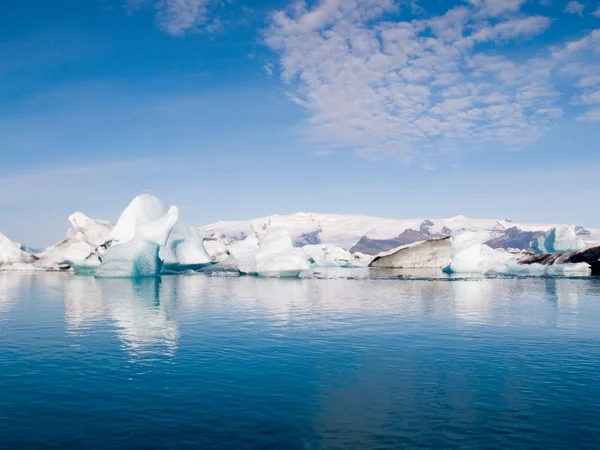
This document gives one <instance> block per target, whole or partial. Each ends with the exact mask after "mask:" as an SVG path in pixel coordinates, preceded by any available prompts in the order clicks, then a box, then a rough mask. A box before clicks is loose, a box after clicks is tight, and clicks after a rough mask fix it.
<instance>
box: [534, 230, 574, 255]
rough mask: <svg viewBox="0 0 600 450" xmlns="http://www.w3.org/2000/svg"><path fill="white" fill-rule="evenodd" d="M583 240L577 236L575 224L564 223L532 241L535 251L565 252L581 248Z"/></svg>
mask: <svg viewBox="0 0 600 450" xmlns="http://www.w3.org/2000/svg"><path fill="white" fill-rule="evenodd" d="M585 246H586V244H585V241H584V240H583V239H582V238H580V237H579V236H577V234H576V231H575V226H573V225H565V226H561V227H556V228H552V229H551V230H550V231H549V232H548V233H546V234H545V236H540V237H539V238H538V239H537V241H534V245H533V247H534V249H535V251H536V253H540V254H542V253H565V252H570V251H573V250H583V249H584V248H585Z"/></svg>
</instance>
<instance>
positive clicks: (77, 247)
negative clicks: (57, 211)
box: [34, 212, 112, 271]
mask: <svg viewBox="0 0 600 450" xmlns="http://www.w3.org/2000/svg"><path fill="white" fill-rule="evenodd" d="M69 222H71V228H69V230H68V231H67V236H66V237H65V239H64V240H62V241H61V242H59V243H58V244H55V245H52V246H50V247H48V248H47V249H45V250H44V251H43V252H41V253H39V254H37V255H36V256H37V257H38V258H39V259H38V260H37V261H36V262H35V263H34V265H35V266H36V267H39V268H43V269H46V270H60V269H66V268H69V267H74V268H75V269H76V270H77V268H80V269H83V270H86V271H87V270H89V269H92V268H94V267H98V266H99V265H100V262H101V261H102V255H103V254H104V251H105V250H106V247H108V245H110V244H109V242H110V240H111V237H110V235H111V229H112V224H111V223H110V222H106V221H103V220H95V219H90V218H89V217H88V216H86V215H85V214H83V213H80V212H76V213H74V214H72V215H70V216H69Z"/></svg>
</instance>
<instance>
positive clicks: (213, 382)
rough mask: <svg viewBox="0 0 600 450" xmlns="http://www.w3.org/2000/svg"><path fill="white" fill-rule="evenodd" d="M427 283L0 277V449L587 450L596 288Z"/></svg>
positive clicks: (594, 382) (592, 426)
mask: <svg viewBox="0 0 600 450" xmlns="http://www.w3.org/2000/svg"><path fill="white" fill-rule="evenodd" d="M399 275H401V276H402V278H399ZM432 278H435V277H432V276H431V275H430V274H427V273H424V272H414V271H412V272H407V271H405V272H403V273H400V272H398V271H377V272H376V273H374V272H372V271H369V270H368V269H367V270H364V269H359V270H348V271H343V270H333V271H327V270H325V269H322V270H320V271H319V274H317V276H314V277H311V278H309V279H290V280H280V279H262V278H256V277H235V278H223V277H213V276H209V275H203V274H193V275H183V276H164V277H162V278H161V279H141V280H122V279H119V280H111V279H102V280H97V279H94V278H93V277H81V276H71V275H66V274H9V273H6V274H0V367H2V370H1V371H0V386H2V389H0V444H6V445H0V447H5V448H19V445H15V444H16V442H14V441H10V440H8V439H9V438H10V437H11V436H17V435H18V436H19V437H20V439H22V441H20V442H19V444H23V443H26V444H28V445H25V447H31V448H37V447H43V446H44V445H53V444H55V443H61V442H62V443H65V442H66V443H69V444H70V445H71V446H72V447H77V448H85V447H88V448H93V447H117V448H125V447H128V446H131V445H127V444H131V441H130V439H131V436H134V437H135V439H136V442H135V444H136V445H137V446H139V447H145V448H150V447H179V446H184V445H185V444H187V445H190V446H191V447H192V448H210V447H216V446H219V445H218V444H219V443H220V444H223V443H226V445H221V447H223V446H228V447H230V448H265V447H270V448H273V447H278V448H284V447H285V448H414V447H428V448H452V447H454V448H464V447H470V448H483V447H485V448H517V447H521V448H532V447H536V446H537V447H539V448H549V447H552V446H553V445H554V446H555V447H559V448H561V447H562V448H568V447H571V448H581V447H583V446H585V445H588V447H590V448H591V447H593V445H592V444H594V443H597V438H596V437H597V436H598V433H599V432H600V428H599V427H598V423H599V422H598V420H597V419H598V417H600V402H599V401H598V396H597V392H598V391H600V375H599V374H598V370H597V368H598V366H599V365H600V329H599V328H598V325H597V324H598V321H599V320H600V280H598V279H585V280H584V279H543V278H526V279H479V278H461V277H448V276H445V275H439V274H438V275H437V279H432ZM74 412H75V413H74ZM182 436H183V437H184V438H181V437H182ZM183 439H185V442H184V441H183ZM467 443H468V444H469V445H465V444H467ZM21 447H23V445H21Z"/></svg>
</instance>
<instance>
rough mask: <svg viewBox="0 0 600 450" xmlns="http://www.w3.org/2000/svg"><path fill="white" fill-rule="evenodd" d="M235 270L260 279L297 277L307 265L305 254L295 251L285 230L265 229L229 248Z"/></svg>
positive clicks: (290, 237) (298, 249) (297, 249)
mask: <svg viewBox="0 0 600 450" xmlns="http://www.w3.org/2000/svg"><path fill="white" fill-rule="evenodd" d="M229 253H230V254H231V257H232V258H233V260H234V261H235V263H236V265H237V269H238V270H239V271H240V272H242V273H245V274H249V275H258V276H263V277H282V278H283V277H297V276H299V275H300V273H301V272H302V271H305V270H308V269H309V268H310V264H309V262H308V258H307V257H306V255H305V253H304V252H303V251H302V249H300V248H295V247H294V243H293V241H292V236H291V233H290V231H289V230H287V229H285V228H269V229H267V230H266V231H265V232H263V233H261V234H256V233H255V234H252V235H250V236H248V237H247V238H246V239H244V240H243V241H241V242H238V243H235V244H233V245H232V246H230V247H229Z"/></svg>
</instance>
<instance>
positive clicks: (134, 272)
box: [96, 206, 179, 278]
mask: <svg viewBox="0 0 600 450" xmlns="http://www.w3.org/2000/svg"><path fill="white" fill-rule="evenodd" d="M178 220H179V210H178V209H177V207H175V206H172V207H171V208H169V210H168V211H167V213H166V214H165V215H164V216H162V217H161V218H159V219H157V220H155V221H153V222H150V223H146V224H143V225H137V226H136V229H135V235H134V237H133V238H132V239H130V240H129V241H126V242H123V243H118V244H115V245H113V246H112V247H110V248H109V249H108V250H107V251H106V255H105V257H104V261H103V262H102V265H101V266H100V267H99V268H98V269H97V270H96V276H97V277H103V278H106V277H121V278H123V277H127V278H135V277H150V276H157V275H158V274H159V273H160V271H161V269H162V265H163V262H162V260H161V259H160V258H159V251H160V247H161V246H164V245H165V244H166V243H167V241H168V239H169V235H170V234H171V231H172V230H173V227H174V226H175V224H176V223H177V221H178Z"/></svg>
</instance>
